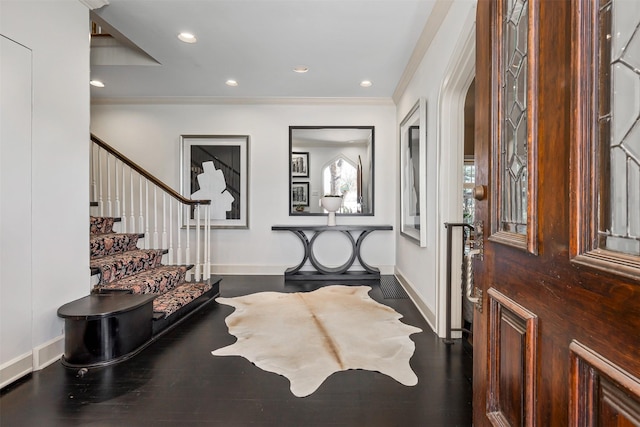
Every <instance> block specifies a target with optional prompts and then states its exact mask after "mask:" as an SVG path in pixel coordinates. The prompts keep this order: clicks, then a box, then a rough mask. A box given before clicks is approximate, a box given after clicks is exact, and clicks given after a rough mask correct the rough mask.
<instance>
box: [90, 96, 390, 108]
mask: <svg viewBox="0 0 640 427" xmlns="http://www.w3.org/2000/svg"><path fill="white" fill-rule="evenodd" d="M91 105H388V106H393V105H395V103H394V102H393V100H392V99H391V98H385V97H370V98H355V97H343V98H338V97H336V98H311V97H308V98H294V97H264V98H229V97H216V96H176V97H156V96H153V97H122V98H92V99H91Z"/></svg>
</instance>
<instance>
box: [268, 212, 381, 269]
mask: <svg viewBox="0 0 640 427" xmlns="http://www.w3.org/2000/svg"><path fill="white" fill-rule="evenodd" d="M271 229H272V230H275V231H290V232H292V233H293V234H295V235H296V236H297V237H298V238H299V239H300V241H301V242H302V246H303V249H304V255H303V257H302V261H301V262H300V264H298V265H296V266H295V267H291V268H288V269H287V270H286V271H285V272H284V277H285V280H368V279H379V278H380V270H379V269H377V268H376V267H372V266H370V265H369V264H367V263H366V262H364V261H363V260H362V256H361V254H360V248H361V247H362V242H363V241H364V239H365V238H366V237H367V236H368V235H369V234H371V233H373V232H374V231H376V230H393V227H392V226H391V225H335V226H328V225H274V226H272V227H271ZM307 231H308V232H313V236H312V237H311V240H309V239H308V238H307V234H306V233H305V232H307ZM325 231H339V232H341V233H342V234H344V235H345V236H347V238H348V239H349V242H351V248H352V251H351V256H350V257H349V259H348V260H347V262H345V263H344V264H342V265H341V266H338V267H327V266H324V265H322V264H321V263H320V262H318V260H317V258H316V257H315V255H314V253H313V243H314V242H315V240H316V238H317V237H318V236H319V235H320V234H322V233H323V232H325ZM353 232H360V235H359V236H358V238H357V240H356V239H355V238H354V237H353V234H352V233H353ZM356 258H358V262H360V265H361V266H362V268H364V271H347V270H349V268H350V267H351V266H352V265H353V262H354V261H355V259H356ZM307 260H309V261H310V262H311V265H312V266H313V267H314V268H315V269H316V271H300V269H301V268H302V266H303V265H304V264H305V263H306V262H307Z"/></svg>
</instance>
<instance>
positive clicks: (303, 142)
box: [289, 126, 375, 215]
mask: <svg viewBox="0 0 640 427" xmlns="http://www.w3.org/2000/svg"><path fill="white" fill-rule="evenodd" d="M374 134H375V132H374V127H373V126H289V158H290V161H289V165H290V166H289V215H326V214H327V212H326V211H325V210H324V209H323V208H322V207H321V206H320V198H321V197H322V196H324V195H328V194H331V195H340V196H342V198H343V203H342V207H341V208H340V210H338V211H337V214H338V215H373V206H374V203H373V195H374V182H373V176H374V173H373V172H374V161H373V159H374V139H375V136H374Z"/></svg>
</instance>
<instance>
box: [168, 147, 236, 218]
mask: <svg viewBox="0 0 640 427" xmlns="http://www.w3.org/2000/svg"><path fill="white" fill-rule="evenodd" d="M248 163H249V136H247V135H181V136H180V180H181V183H180V184H181V185H180V186H181V188H182V195H183V196H185V197H187V198H190V199H200V200H211V208H210V217H211V228H249V221H248V218H249V215H248V214H249V206H248V200H249V199H248V196H249V195H248V188H249V186H248V180H249V164H248ZM195 209H197V208H195V207H194V208H191V209H185V210H184V211H185V212H184V213H182V224H183V226H186V224H187V221H189V224H194V225H195V220H194V218H195Z"/></svg>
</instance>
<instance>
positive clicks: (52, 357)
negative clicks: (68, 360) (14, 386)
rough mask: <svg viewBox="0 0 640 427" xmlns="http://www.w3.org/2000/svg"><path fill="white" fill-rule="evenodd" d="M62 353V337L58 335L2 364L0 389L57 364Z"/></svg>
mask: <svg viewBox="0 0 640 427" xmlns="http://www.w3.org/2000/svg"><path fill="white" fill-rule="evenodd" d="M63 353H64V335H60V336H58V337H55V338H53V339H51V340H49V341H47V342H46V343H44V344H41V345H39V346H37V347H35V348H34V349H33V350H32V351H29V352H27V353H25V354H23V355H21V356H18V357H16V358H14V359H12V360H9V361H8V362H6V363H3V364H2V365H0V388H2V387H5V386H7V385H9V384H11V383H12V382H14V381H16V380H18V379H20V378H22V377H24V376H25V375H28V374H30V373H31V372H33V371H38V370H40V369H44V368H46V367H47V366H49V365H51V364H52V363H54V362H57V361H58V360H60V357H61V356H62V354H63Z"/></svg>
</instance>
